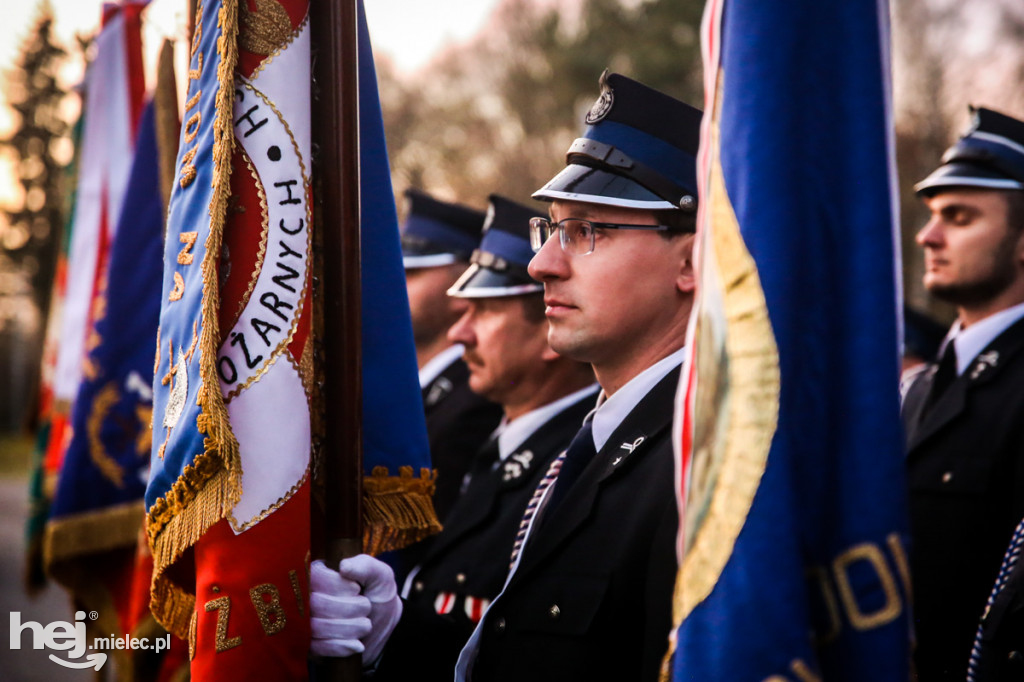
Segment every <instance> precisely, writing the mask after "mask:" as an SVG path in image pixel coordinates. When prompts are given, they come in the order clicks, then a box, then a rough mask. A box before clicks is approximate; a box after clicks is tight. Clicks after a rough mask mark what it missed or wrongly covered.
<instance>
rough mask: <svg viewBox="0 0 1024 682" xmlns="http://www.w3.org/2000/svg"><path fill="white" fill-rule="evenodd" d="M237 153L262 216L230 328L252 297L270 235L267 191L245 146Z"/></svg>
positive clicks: (261, 269)
mask: <svg viewBox="0 0 1024 682" xmlns="http://www.w3.org/2000/svg"><path fill="white" fill-rule="evenodd" d="M238 151H239V153H240V154H241V155H242V160H243V161H245V166H246V168H248V169H249V175H251V176H252V179H253V182H254V183H255V185H256V193H257V195H258V196H259V198H260V214H261V218H262V221H263V222H262V225H261V229H260V248H259V252H258V253H257V254H256V265H255V267H254V268H253V271H252V274H251V275H250V276H249V286H248V288H247V289H246V292H245V294H243V295H242V298H241V299H239V301H238V310H237V311H236V312H235V316H234V318H233V319H232V320H231V324H230V325H229V328H230V329H233V328H234V326H235V325H236V324H238V318H240V317H241V316H242V311H243V310H245V306H247V305H248V304H249V299H250V298H252V292H253V290H254V289H256V281H257V280H259V278H260V272H262V271H263V262H264V260H266V256H267V239H268V237H269V235H270V214H269V212H268V209H267V193H266V191H265V190H264V189H263V183H262V182H261V181H260V176H259V175H258V174H257V173H256V167H255V166H253V165H252V160H251V159H250V158H249V155H248V154H247V153H246V151H245V147H240V148H239V150H238Z"/></svg>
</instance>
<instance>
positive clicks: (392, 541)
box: [363, 466, 441, 555]
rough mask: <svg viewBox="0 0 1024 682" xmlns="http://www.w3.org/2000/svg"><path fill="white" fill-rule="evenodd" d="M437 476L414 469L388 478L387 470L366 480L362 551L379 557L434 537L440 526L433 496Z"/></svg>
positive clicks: (376, 470)
mask: <svg viewBox="0 0 1024 682" xmlns="http://www.w3.org/2000/svg"><path fill="white" fill-rule="evenodd" d="M436 479H437V472H436V471H431V470H430V469H420V477H419V478H415V477H413V473H412V467H409V466H403V467H399V469H398V476H389V475H388V469H387V467H382V466H378V467H374V468H373V471H372V472H371V473H370V475H369V476H367V477H366V478H364V479H363V549H364V551H365V552H366V553H367V554H372V555H377V554H380V553H382V552H387V551H389V550H393V549H401V548H402V547H405V546H407V545H411V544H412V543H414V542H418V541H419V540H422V539H424V538H427V537H429V536H431V535H434V534H435V533H439V532H441V523H440V522H439V521H438V520H437V513H436V512H435V511H434V504H433V495H434V487H435V480H436Z"/></svg>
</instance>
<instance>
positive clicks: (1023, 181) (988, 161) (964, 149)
mask: <svg viewBox="0 0 1024 682" xmlns="http://www.w3.org/2000/svg"><path fill="white" fill-rule="evenodd" d="M970 110H971V113H972V114H973V115H974V116H973V120H972V122H971V127H970V128H969V129H968V130H967V132H966V133H964V135H963V137H961V138H960V140H959V141H957V143H956V144H954V145H953V146H952V147H950V148H949V149H947V150H946V153H945V154H943V155H942V165H941V166H939V167H938V168H937V169H935V171H933V172H932V174H931V175H929V176H928V177H927V178H925V179H924V180H922V181H921V182H919V183H917V185H915V186H914V189H915V190H916V191H917V193H918V194H923V195H924V196H931V195H933V194H935V193H936V192H939V191H941V190H942V189H944V188H949V187H980V188H984V189H1011V190H1012V189H1017V190H1019V189H1024V122H1021V121H1018V120H1017V119H1015V118H1012V117H1010V116H1007V115H1006V114H1000V113H999V112H998V111H992V110H991V109H983V108H981V107H978V108H975V107H973V106H972V107H971V108H970Z"/></svg>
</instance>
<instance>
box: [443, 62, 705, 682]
mask: <svg viewBox="0 0 1024 682" xmlns="http://www.w3.org/2000/svg"><path fill="white" fill-rule="evenodd" d="M601 85H602V90H601V95H600V97H599V98H598V100H597V102H595V104H594V105H593V107H592V108H591V109H590V111H589V112H588V114H587V116H586V124H587V127H586V130H585V132H584V135H583V137H581V138H579V139H577V140H576V141H575V142H574V143H573V144H572V145H571V146H570V147H569V151H568V153H567V167H566V168H565V169H563V170H562V172H560V173H559V174H558V175H557V176H555V178H553V179H552V180H551V181H550V182H548V184H547V185H545V186H544V187H543V188H542V189H540V190H539V191H538V192H536V193H535V194H534V196H535V197H536V198H539V199H544V200H547V201H550V202H551V205H550V216H551V217H550V220H548V219H541V220H535V221H533V224H532V228H533V235H532V236H534V237H535V248H536V249H538V252H537V255H536V256H534V259H533V261H531V263H530V274H531V275H533V276H534V278H536V279H538V280H540V281H542V282H544V300H545V302H546V303H547V308H546V314H547V317H548V324H549V331H548V342H549V343H550V344H551V347H552V348H553V349H555V350H556V351H558V352H559V353H562V354H563V355H567V356H569V357H573V358H576V359H578V360H583V361H587V362H590V363H591V364H592V366H593V367H594V373H595V375H596V377H597V379H598V382H599V383H600V384H601V387H602V389H603V391H602V399H601V401H600V402H599V405H598V407H597V409H596V410H595V412H594V414H593V415H592V417H591V419H590V420H589V421H588V422H587V423H586V424H585V425H584V427H583V429H581V430H580V432H579V433H578V434H577V436H576V437H575V438H574V440H573V443H572V445H570V447H569V449H568V452H567V454H566V456H565V458H564V461H563V463H562V465H561V467H560V469H559V470H558V472H557V474H556V476H555V479H554V482H553V483H552V485H551V486H549V487H547V489H546V490H543V491H541V492H540V498H539V501H538V503H537V505H536V512H535V513H533V514H532V515H530V518H528V519H527V522H528V526H527V533H526V536H525V538H524V539H523V541H522V543H521V545H520V551H519V552H518V553H517V556H516V559H515V564H514V567H513V569H512V571H511V574H510V576H509V579H508V582H507V583H506V585H505V587H504V589H503V591H502V594H500V595H499V596H498V597H497V598H496V599H495V600H494V602H493V603H492V604H491V608H490V609H489V610H488V612H487V614H486V616H485V618H484V620H483V621H481V623H480V625H479V626H478V627H477V629H476V630H475V631H474V634H473V636H472V638H471V639H470V641H469V643H468V644H467V646H466V648H465V649H464V650H463V652H462V654H461V655H460V658H459V663H458V665H457V668H456V679H457V680H489V681H490V680H524V679H529V680H551V681H554V680H609V681H610V680H642V681H648V680H656V679H658V673H659V669H660V666H661V662H662V658H663V656H664V654H665V652H666V649H667V646H668V634H669V632H670V630H671V626H672V619H671V604H672V594H673V587H674V584H675V576H676V553H675V546H676V528H677V525H678V512H677V510H676V503H675V488H674V485H673V481H674V458H673V445H672V416H673V406H674V396H675V392H676V387H677V385H678V381H679V366H680V363H681V361H682V355H683V344H684V342H685V337H686V329H687V324H688V320H689V314H690V309H691V307H692V303H693V293H694V285H695V280H694V274H693V269H692V262H691V253H692V245H693V238H694V235H693V232H694V228H695V214H696V208H697V200H696V197H697V186H696V160H695V157H696V152H697V148H698V144H699V139H700V119H701V113H700V111H698V110H696V109H694V108H692V107H690V106H688V105H686V104H683V103H682V102H679V101H677V100H674V99H672V98H670V97H668V96H666V95H664V94H662V93H660V92H657V91H655V90H652V89H650V88H648V87H646V86H644V85H642V84H640V83H637V82H635V81H632V80H630V79H628V78H625V77H623V76H620V75H617V74H612V75H606V76H604V77H602V80H601Z"/></svg>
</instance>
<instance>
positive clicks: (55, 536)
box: [43, 500, 146, 580]
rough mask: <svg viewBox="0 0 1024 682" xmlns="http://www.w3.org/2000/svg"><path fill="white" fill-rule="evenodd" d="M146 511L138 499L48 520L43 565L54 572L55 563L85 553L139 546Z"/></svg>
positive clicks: (50, 571) (47, 570) (44, 540)
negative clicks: (140, 531)
mask: <svg viewBox="0 0 1024 682" xmlns="http://www.w3.org/2000/svg"><path fill="white" fill-rule="evenodd" d="M145 511H146V508H145V506H144V505H143V503H142V500H137V501H135V502H126V503H124V504H119V505H117V506H114V507H108V508H106V509H102V510H100V511H93V512H88V513H84V514H76V515H75V516H73V517H69V518H63V519H57V520H51V521H48V522H47V524H46V534H45V536H44V538H43V566H44V567H45V569H46V572H47V573H52V570H51V569H52V568H53V567H54V565H55V564H57V563H60V562H64V561H68V560H70V559H75V558H77V557H80V556H82V555H84V554H97V553H99V552H107V551H110V550H112V549H119V548H122V547H129V548H134V547H135V546H136V544H137V543H138V539H139V528H140V527H141V526H142V520H143V518H144V517H145ZM58 580H59V577H58Z"/></svg>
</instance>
